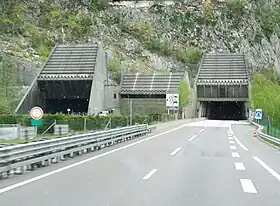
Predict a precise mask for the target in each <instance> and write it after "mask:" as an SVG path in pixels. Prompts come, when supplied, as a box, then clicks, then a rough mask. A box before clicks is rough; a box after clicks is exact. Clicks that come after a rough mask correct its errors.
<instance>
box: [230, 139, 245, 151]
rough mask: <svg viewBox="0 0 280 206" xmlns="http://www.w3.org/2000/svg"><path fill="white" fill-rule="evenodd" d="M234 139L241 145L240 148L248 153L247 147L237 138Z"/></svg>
mask: <svg viewBox="0 0 280 206" xmlns="http://www.w3.org/2000/svg"><path fill="white" fill-rule="evenodd" d="M233 138H234V139H235V141H236V142H237V144H239V146H240V147H241V148H242V149H243V150H244V151H248V148H247V147H245V146H244V145H243V144H242V143H241V142H240V141H239V139H238V138H237V137H236V136H233Z"/></svg>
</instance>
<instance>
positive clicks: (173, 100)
mask: <svg viewBox="0 0 280 206" xmlns="http://www.w3.org/2000/svg"><path fill="white" fill-rule="evenodd" d="M166 107H179V94H166Z"/></svg>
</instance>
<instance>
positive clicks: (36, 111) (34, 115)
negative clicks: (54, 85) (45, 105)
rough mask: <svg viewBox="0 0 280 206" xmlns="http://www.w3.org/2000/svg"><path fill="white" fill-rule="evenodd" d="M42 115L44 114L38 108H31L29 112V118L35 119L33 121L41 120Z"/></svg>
mask: <svg viewBox="0 0 280 206" xmlns="http://www.w3.org/2000/svg"><path fill="white" fill-rule="evenodd" d="M43 115H44V112H43V110H42V109H41V108H40V107H33V108H32V109H31V110H30V116H31V117H32V119H35V120H39V119H42V117H43Z"/></svg>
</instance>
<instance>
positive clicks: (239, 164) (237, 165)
mask: <svg viewBox="0 0 280 206" xmlns="http://www.w3.org/2000/svg"><path fill="white" fill-rule="evenodd" d="M234 166H235V169H236V170H246V169H245V166H244V164H243V163H242V162H235V163H234Z"/></svg>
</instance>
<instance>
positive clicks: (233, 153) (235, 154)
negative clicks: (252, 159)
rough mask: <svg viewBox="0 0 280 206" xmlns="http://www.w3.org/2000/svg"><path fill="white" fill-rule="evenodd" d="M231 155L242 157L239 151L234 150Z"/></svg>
mask: <svg viewBox="0 0 280 206" xmlns="http://www.w3.org/2000/svg"><path fill="white" fill-rule="evenodd" d="M231 156H232V157H240V155H239V153H238V152H232V153H231Z"/></svg>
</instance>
